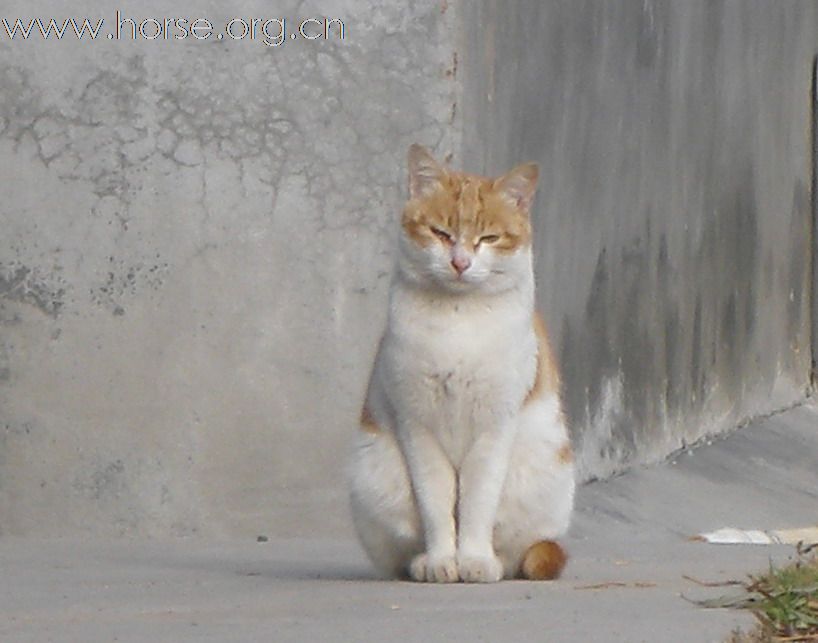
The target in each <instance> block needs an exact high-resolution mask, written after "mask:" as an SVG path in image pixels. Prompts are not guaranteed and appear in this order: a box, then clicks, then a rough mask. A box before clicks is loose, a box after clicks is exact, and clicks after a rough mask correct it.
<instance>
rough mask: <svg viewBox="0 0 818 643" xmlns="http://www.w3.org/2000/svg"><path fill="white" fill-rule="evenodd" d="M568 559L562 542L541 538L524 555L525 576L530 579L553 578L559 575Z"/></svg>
mask: <svg viewBox="0 0 818 643" xmlns="http://www.w3.org/2000/svg"><path fill="white" fill-rule="evenodd" d="M566 560H568V556H566V554H565V551H564V550H563V549H562V547H560V544H559V543H557V542H554V541H553V540H541V541H540V542H538V543H534V544H533V545H531V547H529V548H528V551H527V552H526V553H525V556H523V565H522V573H523V578H527V579H528V580H553V579H554V578H557V577H559V575H560V573H562V569H563V567H565V561H566Z"/></svg>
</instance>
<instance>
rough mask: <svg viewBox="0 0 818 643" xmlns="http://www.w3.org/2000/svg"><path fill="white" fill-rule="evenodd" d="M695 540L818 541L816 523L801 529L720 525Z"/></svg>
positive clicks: (727, 542)
mask: <svg viewBox="0 0 818 643" xmlns="http://www.w3.org/2000/svg"><path fill="white" fill-rule="evenodd" d="M696 540H703V541H705V542H708V543H713V544H716V545H782V544H783V545H797V544H798V543H804V544H805V545H809V544H812V543H818V525H816V526H815V527H804V528H801V529H775V530H771V531H761V530H758V529H736V528H735V527H722V528H721V529H717V530H716V531H711V532H709V533H706V534H699V536H698V537H697V538H696Z"/></svg>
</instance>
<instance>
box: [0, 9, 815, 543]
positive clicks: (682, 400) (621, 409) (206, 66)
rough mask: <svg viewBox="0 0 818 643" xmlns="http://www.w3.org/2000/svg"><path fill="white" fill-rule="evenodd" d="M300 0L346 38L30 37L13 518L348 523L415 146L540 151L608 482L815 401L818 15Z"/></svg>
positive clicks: (0, 365) (9, 506) (587, 460)
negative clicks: (812, 111)
mask: <svg viewBox="0 0 818 643" xmlns="http://www.w3.org/2000/svg"><path fill="white" fill-rule="evenodd" d="M508 4H510V3H508ZM115 9H116V6H115V5H114V6H108V7H106V6H104V4H103V3H96V4H95V3H91V2H87V3H85V4H84V5H82V6H80V7H79V8H74V9H72V10H73V11H77V12H78V13H80V15H82V14H83V13H85V14H87V15H89V17H104V18H105V19H106V20H113V14H114V11H115ZM64 11H65V9H64V8H63V4H62V3H58V2H54V1H53V0H52V1H48V0H44V1H42V2H39V3H32V2H22V1H20V0H15V1H12V2H6V3H5V4H4V14H5V16H0V17H7V18H14V17H23V18H28V17H34V16H38V15H39V16H42V17H52V16H53V17H57V18H64V17H68V16H66V15H63V14H64ZM271 11H272V10H271V8H270V3H266V2H261V1H253V0H241V1H240V2H239V1H237V2H235V3H233V6H232V7H231V8H229V9H225V8H224V6H223V3H216V2H210V3H201V4H200V5H197V9H196V12H197V13H196V14H195V15H196V16H198V15H201V16H206V17H208V18H210V19H211V20H213V22H214V23H220V22H221V23H224V22H226V20H227V19H229V18H231V17H233V16H246V17H251V16H265V17H273V16H272V15H271ZM139 12H140V13H138V14H134V17H137V18H144V17H148V16H153V17H164V16H175V15H176V14H177V13H178V12H179V7H178V3H171V2H146V3H140V6H139ZM275 14H276V17H277V16H279V15H281V16H287V17H288V18H295V17H306V16H312V15H316V16H323V15H330V16H335V15H337V16H339V17H341V18H343V19H344V21H345V23H346V27H347V31H346V40H345V41H343V42H337V41H334V40H333V41H329V42H317V41H316V42H304V41H294V42H288V43H287V44H286V45H284V46H282V47H279V48H276V49H271V48H268V47H265V46H264V45H263V44H261V43H250V42H226V41H223V42H217V41H208V42H203V43H202V42H193V41H190V40H188V41H185V42H168V43H162V42H157V41H154V42H145V41H142V42H134V43H131V42H111V41H108V40H102V41H98V42H94V43H91V42H83V43H76V42H71V41H70V40H69V39H66V40H63V41H61V42H41V41H40V42H38V41H36V40H30V41H27V42H20V41H14V42H9V41H8V39H7V38H4V37H2V33H0V185H2V186H3V194H4V198H3V200H2V201H0V535H6V536H8V535H48V534H52V535H67V534H77V533H93V534H98V535H109V534H127V535H156V536H161V535H190V534H203V535H208V536H222V535H224V536H229V535H245V536H246V535H254V534H256V533H275V534H280V535H293V534H315V533H316V532H321V533H338V532H339V531H343V530H345V529H347V528H348V521H347V517H346V501H345V493H344V490H343V486H342V479H343V478H342V469H343V462H344V455H345V451H346V446H347V443H348V441H349V436H350V435H351V433H352V432H353V431H354V430H355V427H354V425H355V420H356V417H357V414H358V410H359V404H360V398H361V394H362V391H363V389H364V386H365V381H366V377H367V372H368V369H369V365H370V361H371V359H372V356H373V353H374V349H375V342H376V341H377V337H378V335H379V333H380V330H381V326H382V324H383V319H384V313H385V311H384V305H385V297H386V292H387V287H388V280H389V272H390V269H391V265H392V259H393V256H392V248H393V244H394V239H395V232H396V221H397V217H398V214H399V211H400V205H401V201H402V199H403V198H404V184H405V180H404V159H405V151H406V148H407V147H408V145H409V144H410V143H411V142H413V141H420V142H423V143H426V144H428V145H430V146H432V147H433V148H434V149H435V150H436V152H437V153H438V155H439V156H441V157H445V156H447V155H449V154H452V155H453V158H454V163H455V164H456V165H465V166H466V167H467V169H471V170H475V171H481V170H485V171H490V172H498V171H501V170H503V169H505V168H506V167H508V166H509V165H511V164H513V163H514V162H517V161H520V160H527V159H529V158H533V159H535V160H538V161H540V162H541V164H542V166H543V182H542V188H541V194H540V196H539V198H538V201H537V221H536V235H537V239H536V242H537V248H538V256H537V271H538V275H539V281H540V292H539V297H540V304H541V307H542V309H543V310H544V312H545V313H546V316H547V318H548V319H549V321H550V323H551V326H552V329H553V331H554V334H555V337H556V339H557V340H558V341H557V344H558V347H559V352H560V356H561V361H562V364H563V371H564V376H565V377H564V379H565V397H566V401H567V405H568V410H569V415H570V417H571V420H572V428H573V431H574V435H575V437H576V440H577V444H578V446H579V451H580V455H581V464H582V469H583V476H584V477H591V476H595V475H596V476H604V475H607V474H608V473H610V472H612V471H615V470H617V469H619V468H621V467H623V466H627V465H629V464H632V463H634V462H643V461H648V460H653V459H656V458H659V457H661V456H663V455H664V454H666V453H667V452H668V451H670V450H672V449H674V448H676V447H678V446H679V445H681V444H682V443H683V441H685V440H687V441H691V440H694V439H696V438H697V437H699V436H701V435H703V434H705V433H707V432H712V431H720V430H724V429H727V428H731V427H733V426H734V425H735V424H736V423H737V422H739V421H740V420H741V419H743V418H745V417H748V416H750V415H753V414H756V413H760V412H766V411H769V410H772V409H774V408H778V407H780V406H783V405H786V404H788V403H790V402H792V401H795V400H798V399H801V398H802V397H803V395H804V393H805V390H806V386H807V376H808V368H809V362H810V346H809V333H808V328H809V323H810V320H809V315H808V304H809V302H808V298H807V296H806V293H807V285H808V281H807V272H808V270H809V257H808V252H807V250H808V247H807V246H808V240H809V234H810V223H809V211H808V210H809V200H810V199H809V194H810V184H809V175H808V173H809V141H808V140H807V134H808V111H809V78H810V61H811V57H812V55H813V48H814V46H815V43H816V42H818V39H816V32H817V31H818V30H817V29H816V16H815V10H814V8H813V5H812V3H811V2H788V3H780V2H775V1H774V0H769V1H768V2H747V1H742V2H738V1H735V2H725V3H713V2H707V3H705V2H687V3H672V4H671V3H670V2H665V3H652V2H621V3H620V2H616V3H613V2H604V1H602V0H598V1H596V2H589V1H586V2H581V1H574V0H572V1H569V0H565V1H563V2H550V1H549V2H543V3H540V2H535V1H531V2H519V3H514V4H513V8H512V7H510V6H508V5H507V4H504V3H499V2H496V3H494V2H465V1H464V0H461V1H460V2H453V1H451V0H450V1H449V2H448V3H447V2H440V1H437V0H435V1H433V0H428V1H420V2H413V3H402V2H396V1H395V2H393V1H389V2H374V1H372V2H351V1H342V0H336V1H333V0H323V1H322V2H320V3H318V2H296V1H295V0H291V1H287V2H281V3H276V9H275ZM191 17H195V16H193V14H191Z"/></svg>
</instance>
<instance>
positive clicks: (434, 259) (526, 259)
mask: <svg viewBox="0 0 818 643" xmlns="http://www.w3.org/2000/svg"><path fill="white" fill-rule="evenodd" d="M537 177H538V168H537V165H536V164H535V163H526V164H523V165H518V166H517V167H515V168H514V169H513V170H511V171H510V172H508V173H507V174H505V175H503V176H501V177H499V178H496V179H490V178H485V177H482V176H475V175H473V174H465V173H461V172H454V171H452V170H450V169H448V168H446V167H444V166H443V165H441V164H440V163H438V162H437V161H436V160H435V159H434V158H433V157H432V156H431V154H429V152H428V150H426V148H424V147H422V146H420V145H417V144H416V145H412V147H410V148H409V201H408V202H407V204H406V207H405V209H404V212H403V219H402V222H401V224H402V225H401V238H400V258H399V262H398V267H399V270H400V273H401V275H402V277H403V278H405V279H408V280H410V281H412V282H414V283H416V284H417V285H420V286H424V287H429V288H436V289H439V290H443V291H446V292H451V293H468V292H484V293H497V292H502V291H504V290H509V289H511V288H514V287H516V286H518V285H519V284H520V283H522V282H523V281H524V280H526V279H530V278H531V223H530V220H529V211H530V208H531V202H532V200H533V198H534V192H535V190H536V187H537Z"/></svg>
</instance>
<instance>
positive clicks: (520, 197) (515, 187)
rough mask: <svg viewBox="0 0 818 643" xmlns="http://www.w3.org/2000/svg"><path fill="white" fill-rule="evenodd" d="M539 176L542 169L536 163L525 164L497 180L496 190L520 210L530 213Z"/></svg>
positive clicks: (495, 183)
mask: <svg viewBox="0 0 818 643" xmlns="http://www.w3.org/2000/svg"><path fill="white" fill-rule="evenodd" d="M539 176H540V168H539V166H538V165H537V164H536V163H523V164H522V165H518V166H517V167H515V168H514V169H513V170H511V171H510V172H508V173H507V174H505V175H503V176H501V177H500V178H499V179H497V180H496V181H495V182H494V189H495V190H497V191H498V192H499V193H500V194H502V195H503V196H504V197H505V198H506V199H508V200H509V201H511V202H512V203H514V204H515V205H516V206H517V207H518V208H520V209H521V210H525V211H526V212H528V210H529V208H530V207H531V202H532V201H533V200H534V193H535V192H536V191H537V179H538V178H539Z"/></svg>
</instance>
